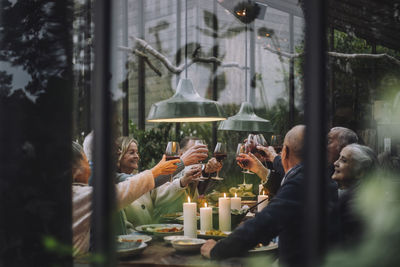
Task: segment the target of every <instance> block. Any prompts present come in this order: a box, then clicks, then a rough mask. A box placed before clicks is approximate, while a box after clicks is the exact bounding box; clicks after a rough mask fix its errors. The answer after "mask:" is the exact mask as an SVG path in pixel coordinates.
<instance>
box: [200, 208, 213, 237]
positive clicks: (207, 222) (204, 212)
mask: <svg viewBox="0 0 400 267" xmlns="http://www.w3.org/2000/svg"><path fill="white" fill-rule="evenodd" d="M204 205H205V206H204V208H200V230H201V231H211V230H212V228H213V226H212V208H210V207H207V203H205V204H204Z"/></svg>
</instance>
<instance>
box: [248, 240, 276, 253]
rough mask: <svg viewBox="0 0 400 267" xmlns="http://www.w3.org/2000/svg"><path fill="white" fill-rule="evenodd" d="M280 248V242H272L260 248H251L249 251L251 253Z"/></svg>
mask: <svg viewBox="0 0 400 267" xmlns="http://www.w3.org/2000/svg"><path fill="white" fill-rule="evenodd" d="M277 248H278V243H273V242H270V243H269V244H268V246H261V247H258V248H254V249H250V250H249V252H251V253H257V252H265V251H270V250H274V249H277Z"/></svg>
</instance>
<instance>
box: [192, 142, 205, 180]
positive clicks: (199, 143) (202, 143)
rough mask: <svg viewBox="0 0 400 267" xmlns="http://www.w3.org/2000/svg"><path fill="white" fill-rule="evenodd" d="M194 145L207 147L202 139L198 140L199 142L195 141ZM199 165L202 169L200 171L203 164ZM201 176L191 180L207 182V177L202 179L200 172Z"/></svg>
mask: <svg viewBox="0 0 400 267" xmlns="http://www.w3.org/2000/svg"><path fill="white" fill-rule="evenodd" d="M194 145H195V146H196V145H205V146H206V145H207V144H206V142H205V141H204V140H202V139H200V140H195V141H194ZM200 165H201V167H202V169H204V168H203V166H204V163H200ZM201 173H202V174H201V176H200V177H197V178H196V179H193V180H194V181H204V180H207V179H208V178H209V177H204V176H203V172H201Z"/></svg>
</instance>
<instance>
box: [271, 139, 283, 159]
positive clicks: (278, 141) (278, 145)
mask: <svg viewBox="0 0 400 267" xmlns="http://www.w3.org/2000/svg"><path fill="white" fill-rule="evenodd" d="M271 146H273V148H274V149H275V151H276V153H278V154H279V153H281V151H282V136H281V135H272V136H271Z"/></svg>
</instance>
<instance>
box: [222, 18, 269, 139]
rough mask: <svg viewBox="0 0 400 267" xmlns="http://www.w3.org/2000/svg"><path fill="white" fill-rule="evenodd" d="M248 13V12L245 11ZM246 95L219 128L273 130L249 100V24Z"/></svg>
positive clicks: (226, 129) (257, 130)
mask: <svg viewBox="0 0 400 267" xmlns="http://www.w3.org/2000/svg"><path fill="white" fill-rule="evenodd" d="M243 13H244V14H246V12H245V11H244V12H243ZM245 66H246V68H245V97H246V102H243V103H242V105H241V106H240V110H239V112H238V113H237V114H236V115H234V116H232V117H229V118H228V119H227V120H225V121H223V122H221V123H220V124H219V127H218V130H224V131H243V132H254V133H255V132H267V133H268V132H270V133H272V132H273V129H272V124H271V122H270V121H269V120H265V119H263V118H261V117H259V116H257V115H256V114H255V113H254V109H253V105H252V104H251V103H250V102H247V24H246V27H245Z"/></svg>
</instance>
